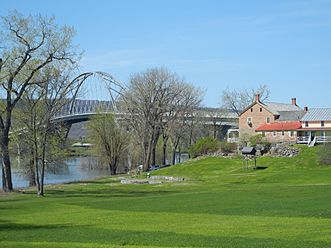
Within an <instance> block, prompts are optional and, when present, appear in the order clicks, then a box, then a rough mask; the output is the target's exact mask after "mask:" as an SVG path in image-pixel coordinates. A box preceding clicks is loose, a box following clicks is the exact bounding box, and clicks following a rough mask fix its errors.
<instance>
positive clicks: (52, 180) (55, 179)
mask: <svg viewBox="0 0 331 248" xmlns="http://www.w3.org/2000/svg"><path fill="white" fill-rule="evenodd" d="M105 175H109V171H108V170H107V169H102V168H100V167H99V166H98V161H97V159H96V158H94V157H71V158H68V159H66V160H64V161H63V162H58V163H56V164H53V165H50V166H48V167H47V170H46V172H45V184H57V183H64V182H71V181H79V180H85V179H91V178H96V177H100V176H105ZM12 179H13V185H14V187H15V188H21V187H28V186H29V179H28V176H27V173H26V169H25V168H24V167H23V166H22V160H20V162H19V163H18V160H17V159H15V161H13V163H12ZM1 180H2V179H1V177H0V183H1V184H0V185H2V181H1Z"/></svg>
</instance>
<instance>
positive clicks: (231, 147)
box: [219, 141, 237, 153]
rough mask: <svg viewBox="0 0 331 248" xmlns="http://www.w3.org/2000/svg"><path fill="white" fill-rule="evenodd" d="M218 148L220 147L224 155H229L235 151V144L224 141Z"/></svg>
mask: <svg viewBox="0 0 331 248" xmlns="http://www.w3.org/2000/svg"><path fill="white" fill-rule="evenodd" d="M219 146H220V148H221V150H222V152H225V153H231V152H234V151H235V150H236V149H237V144H236V143H230V142H226V141H223V142H220V145H219Z"/></svg>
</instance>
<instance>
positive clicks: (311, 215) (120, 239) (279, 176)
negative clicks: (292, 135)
mask: <svg viewBox="0 0 331 248" xmlns="http://www.w3.org/2000/svg"><path fill="white" fill-rule="evenodd" d="M301 149H302V151H301V153H300V155H299V156H297V157H294V158H270V157H264V158H261V159H259V160H258V164H259V165H260V166H266V167H268V168H267V169H265V170H252V169H250V170H248V171H246V170H244V169H243V168H242V161H241V159H239V158H233V159H225V158H206V159H202V160H198V161H191V162H187V163H185V164H182V165H176V166H172V167H169V168H166V169H162V170H159V171H156V172H153V174H155V175H157V174H158V175H171V176H175V177H184V178H185V180H184V181H181V182H172V183H164V184H160V185H121V184H120V183H119V178H118V177H109V178H104V179H100V180H95V181H87V182H83V183H72V184H63V185H55V186H54V185H53V186H48V187H47V191H46V193H47V195H46V197H44V198H38V197H36V196H35V195H34V192H33V191H27V192H26V193H25V194H21V193H13V194H8V195H2V196H0V247H300V248H302V247H309V248H311V247H314V248H315V247H331V166H329V167H328V166H322V165H319V164H318V162H317V158H316V148H309V149H308V148H306V147H302V148H301Z"/></svg>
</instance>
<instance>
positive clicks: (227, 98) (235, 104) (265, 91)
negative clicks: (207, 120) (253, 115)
mask: <svg viewBox="0 0 331 248" xmlns="http://www.w3.org/2000/svg"><path fill="white" fill-rule="evenodd" d="M257 93H259V94H260V97H261V101H262V102H263V101H266V100H268V99H269V97H270V90H269V88H268V86H267V85H260V86H259V87H257V88H251V89H243V90H231V89H229V88H227V89H226V90H224V91H223V94H222V108H224V109H230V110H232V111H234V112H235V113H237V114H238V115H239V114H240V113H241V112H242V111H243V110H244V109H245V108H246V107H247V106H249V105H250V104H251V103H253V102H254V97H255V94H257Z"/></svg>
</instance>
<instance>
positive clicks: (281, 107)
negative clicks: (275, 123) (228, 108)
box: [239, 101, 305, 121]
mask: <svg viewBox="0 0 331 248" xmlns="http://www.w3.org/2000/svg"><path fill="white" fill-rule="evenodd" d="M255 104H259V105H260V106H261V107H263V108H265V109H266V110H267V111H269V112H270V113H271V114H273V115H277V116H279V119H278V120H279V121H297V120H300V119H301V118H302V116H303V115H304V113H305V112H304V110H303V109H302V108H300V107H299V106H298V105H294V104H287V103H277V102H266V103H262V102H260V101H255V102H253V103H252V104H251V105H249V106H248V107H247V108H245V110H244V111H243V112H241V114H240V115H239V116H241V115H242V114H243V113H245V112H246V111H247V110H248V109H250V108H251V107H253V106H254V105H255Z"/></svg>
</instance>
